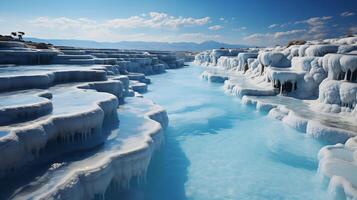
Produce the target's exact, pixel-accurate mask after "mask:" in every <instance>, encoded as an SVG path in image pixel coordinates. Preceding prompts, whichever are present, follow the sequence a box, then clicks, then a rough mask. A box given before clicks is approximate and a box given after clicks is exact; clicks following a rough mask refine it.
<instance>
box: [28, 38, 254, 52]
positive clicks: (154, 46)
mask: <svg viewBox="0 0 357 200" xmlns="http://www.w3.org/2000/svg"><path fill="white" fill-rule="evenodd" d="M25 40H30V41H33V42H45V43H51V44H54V45H58V46H74V47H83V48H115V49H147V50H168V51H204V50H208V49H217V48H221V47H224V48H246V47H250V46H248V45H241V44H226V43H221V42H217V41H212V40H211V41H205V42H202V43H195V42H142V41H122V42H96V41H92V40H72V39H39V38H25Z"/></svg>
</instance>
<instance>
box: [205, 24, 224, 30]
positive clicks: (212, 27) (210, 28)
mask: <svg viewBox="0 0 357 200" xmlns="http://www.w3.org/2000/svg"><path fill="white" fill-rule="evenodd" d="M222 28H223V26H221V25H214V26H210V27H208V29H209V30H213V31H217V30H220V29H222Z"/></svg>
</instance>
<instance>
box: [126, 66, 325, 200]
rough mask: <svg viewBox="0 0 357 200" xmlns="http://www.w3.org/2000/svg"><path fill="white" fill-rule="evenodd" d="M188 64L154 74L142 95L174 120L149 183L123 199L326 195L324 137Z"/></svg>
mask: <svg viewBox="0 0 357 200" xmlns="http://www.w3.org/2000/svg"><path fill="white" fill-rule="evenodd" d="M202 70H203V69H202V68H200V67H187V68H184V69H179V70H170V71H168V72H167V73H166V74H162V75H156V76H152V77H151V79H152V85H150V87H149V88H150V91H149V92H148V93H147V94H145V95H144V96H145V97H147V98H150V99H152V100H153V101H154V102H156V103H158V104H160V105H161V106H163V107H165V108H166V109H167V111H168V114H169V118H170V124H169V127H168V129H167V131H166V136H165V137H166V141H165V144H164V146H163V147H162V148H161V150H160V151H159V152H157V154H156V156H155V157H154V158H153V160H152V162H151V164H150V167H149V170H148V175H147V182H146V184H140V185H136V184H133V186H132V187H131V188H130V189H129V190H124V191H122V192H121V193H120V194H119V196H120V199H150V200H158V199H165V200H175V199H194V200H211V199H217V200H218V199H219V200H221V199H328V197H327V192H326V189H325V188H323V186H322V184H321V181H320V179H319V178H318V176H317V175H316V170H317V166H318V163H317V159H316V156H317V152H318V150H319V149H320V148H321V146H322V144H320V143H318V142H317V141H316V140H313V139H311V138H309V137H307V136H306V135H305V134H302V133H300V132H297V131H295V130H293V129H291V128H289V127H287V126H285V125H283V124H282V123H281V122H280V121H277V120H274V119H270V118H268V117H267V116H266V115H264V114H261V113H259V112H257V111H256V110H255V109H253V108H251V107H248V106H244V105H242V104H241V102H240V100H239V99H238V98H236V97H232V96H227V95H225V94H224V93H223V88H222V84H214V83H208V82H207V81H204V80H201V79H200V78H199V76H200V74H201V72H202Z"/></svg>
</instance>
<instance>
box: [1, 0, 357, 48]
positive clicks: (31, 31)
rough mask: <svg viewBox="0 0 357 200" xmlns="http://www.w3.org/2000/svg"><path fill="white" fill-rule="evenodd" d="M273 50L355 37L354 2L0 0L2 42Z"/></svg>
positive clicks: (356, 17)
mask: <svg viewBox="0 0 357 200" xmlns="http://www.w3.org/2000/svg"><path fill="white" fill-rule="evenodd" d="M12 31H24V32H25V33H26V36H27V37H37V38H45V39H83V40H95V41H106V42H117V41H158V42H203V41H207V40H215V41H219V42H226V43H232V44H248V45H259V46H272V45H277V44H285V43H287V42H288V41H289V40H293V39H305V40H310V39H325V38H332V37H338V36H341V35H346V34H347V33H356V34H357V0H175V1H174V0H141V1H139V0H127V1H124V0H55V1H52V0H1V1H0V34H1V35H6V34H9V33H10V32H12Z"/></svg>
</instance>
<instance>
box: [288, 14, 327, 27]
mask: <svg viewBox="0 0 357 200" xmlns="http://www.w3.org/2000/svg"><path fill="white" fill-rule="evenodd" d="M330 19H332V16H323V17H312V18H309V19H306V20H302V21H297V22H295V24H308V25H310V26H319V25H323V24H326V23H327V22H328V20H330Z"/></svg>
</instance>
